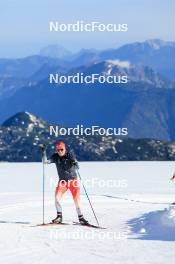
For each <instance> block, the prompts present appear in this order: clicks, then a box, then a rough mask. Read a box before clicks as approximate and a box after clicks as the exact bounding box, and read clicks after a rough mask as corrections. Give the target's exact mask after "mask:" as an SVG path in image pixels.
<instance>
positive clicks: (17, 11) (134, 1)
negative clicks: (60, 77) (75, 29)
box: [0, 0, 175, 57]
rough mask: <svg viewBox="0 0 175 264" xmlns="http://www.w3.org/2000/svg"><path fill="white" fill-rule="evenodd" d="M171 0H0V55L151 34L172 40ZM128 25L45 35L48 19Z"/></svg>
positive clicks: (113, 43)
mask: <svg viewBox="0 0 175 264" xmlns="http://www.w3.org/2000/svg"><path fill="white" fill-rule="evenodd" d="M174 10H175V1H174V0H166V1H165V0H154V1H153V0H110V1H107V0H85V1H83V0H81V1H80V0H74V1H71V0H69V1H68V0H62V1H60V0H30V1H29V0H0V57H21V56H26V55H29V54H36V53H37V52H38V51H39V49H40V48H41V47H43V46H47V45H48V44H56V43H58V44H61V45H62V46H64V47H66V48H67V49H70V50H72V51H77V50H79V49H81V48H97V49H105V48H112V47H117V46H120V45H122V44H125V43H128V42H134V41H143V40H146V39H150V38H162V39H164V40H175V33H174V24H175V16H174ZM50 20H57V21H60V22H62V23H72V22H76V21H77V20H83V21H87V22H89V21H99V22H102V23H127V24H128V26H129V31H128V32H127V33H94V32H93V33H70V32H69V33H68V32H67V33H50V32H49V30H48V23H49V21H50Z"/></svg>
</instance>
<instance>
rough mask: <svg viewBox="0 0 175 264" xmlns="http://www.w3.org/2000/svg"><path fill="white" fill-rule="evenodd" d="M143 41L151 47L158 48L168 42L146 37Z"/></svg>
mask: <svg viewBox="0 0 175 264" xmlns="http://www.w3.org/2000/svg"><path fill="white" fill-rule="evenodd" d="M145 43H146V44H148V45H149V46H150V47H151V48H152V49H154V50H158V49H160V48H162V47H163V46H165V45H167V43H168V42H166V41H164V40H162V39H148V40H146V41H145Z"/></svg>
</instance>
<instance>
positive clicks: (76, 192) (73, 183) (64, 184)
mask: <svg viewBox="0 0 175 264" xmlns="http://www.w3.org/2000/svg"><path fill="white" fill-rule="evenodd" d="M68 189H69V190H70V191H71V193H72V196H73V198H74V199H79V196H80V184H79V181H78V177H76V178H75V179H73V180H69V181H65V180H61V181H59V182H58V185H57V187H56V194H63V193H65V192H66V191H67V190H68Z"/></svg>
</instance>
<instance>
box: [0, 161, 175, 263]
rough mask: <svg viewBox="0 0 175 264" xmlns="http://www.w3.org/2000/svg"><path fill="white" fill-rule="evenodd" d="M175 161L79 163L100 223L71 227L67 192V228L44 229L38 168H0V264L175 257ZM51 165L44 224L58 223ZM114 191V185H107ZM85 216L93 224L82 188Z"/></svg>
mask: <svg viewBox="0 0 175 264" xmlns="http://www.w3.org/2000/svg"><path fill="white" fill-rule="evenodd" d="M174 167H175V162H83V163H81V164H80V172H81V175H82V177H83V179H84V183H85V185H86V187H87V190H88V193H89V194H90V199H91V201H92V204H93V206H94V208H95V211H96V213H97V216H98V218H99V221H100V224H101V225H102V226H104V227H106V228H107V229H101V230H100V229H92V228H88V227H82V226H73V225H72V221H77V216H76V212H75V208H74V204H73V201H72V199H71V196H70V194H69V193H66V194H65V196H64V198H63V201H62V206H63V216H64V222H66V223H69V224H70V225H64V226H50V227H42V226H41V227H38V226H37V227H35V225H37V224H39V223H41V222H42V164H41V163H0V263H7V264H9V263H10V264H11V263H13V264H23V263H25V264H29V263H36V264H38V263H42V264H46V263H52V264H55V263H61V264H62V263H65V264H67V263H75V262H76V263H78V264H79V263H84V262H85V263H86V264H89V263H97V264H98V263H100V264H101V263H102V264H103V263H105V264H106V263H119V264H120V263H124V264H125V263H126V264H130V263H134V264H140V263H143V264H147V263H152V264H156V263H157V264H164V263H169V262H171V263H172V262H173V259H174V258H175V251H174V246H175V243H174V242H175V209H174V206H173V205H171V206H170V204H171V203H172V202H173V201H175V186H174V184H173V183H171V182H170V180H169V179H170V177H171V176H172V174H173V172H174ZM56 177H57V176H56V170H55V167H54V165H48V166H47V168H46V197H45V198H46V199H45V209H46V211H45V221H46V222H49V221H50V220H51V219H52V218H53V217H55V208H54V188H55V183H56ZM112 185H115V186H112ZM82 209H83V213H84V215H85V217H86V218H87V219H88V220H89V221H90V222H92V223H94V224H95V221H94V217H93V215H92V212H91V211H90V208H89V205H88V202H87V199H86V197H85V195H84V193H83V189H82Z"/></svg>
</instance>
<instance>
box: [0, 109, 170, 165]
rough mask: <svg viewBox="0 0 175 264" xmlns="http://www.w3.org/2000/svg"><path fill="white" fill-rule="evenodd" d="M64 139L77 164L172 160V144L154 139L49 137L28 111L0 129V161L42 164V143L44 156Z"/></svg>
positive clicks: (47, 129)
mask: <svg viewBox="0 0 175 264" xmlns="http://www.w3.org/2000/svg"><path fill="white" fill-rule="evenodd" d="M58 140H64V141H65V142H66V143H67V145H68V146H69V148H70V149H71V150H73V151H74V152H75V154H76V156H77V158H78V160H80V161H115V160H122V161H127V160H130V161H132V160H175V143H173V142H163V141H160V140H154V139H130V138H118V137H114V136H113V137H111V136H109V137H104V136H88V137H84V136H61V137H55V136H50V134H49V124H48V123H47V122H45V121H44V120H42V119H41V118H38V117H36V116H34V115H33V114H31V113H28V112H21V113H18V114H16V115H14V116H12V117H11V118H9V119H8V120H6V121H5V122H4V123H3V124H2V125H1V126H0V161H18V162H23V161H24V162H31V161H41V144H43V143H45V144H46V145H47V156H48V157H49V156H50V155H51V154H52V153H53V152H54V151H55V143H56V142H57V141H58Z"/></svg>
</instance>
